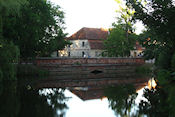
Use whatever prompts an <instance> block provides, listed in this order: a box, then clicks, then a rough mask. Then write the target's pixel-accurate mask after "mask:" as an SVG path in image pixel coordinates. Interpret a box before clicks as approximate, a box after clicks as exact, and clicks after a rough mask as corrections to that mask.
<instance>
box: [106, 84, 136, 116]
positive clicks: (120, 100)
mask: <svg viewBox="0 0 175 117" xmlns="http://www.w3.org/2000/svg"><path fill="white" fill-rule="evenodd" d="M105 95H106V96H107V98H108V100H109V104H110V107H111V108H112V109H113V110H114V111H115V113H116V115H117V116H121V117H128V116H134V114H135V116H136V113H133V112H131V109H132V108H133V107H134V105H135V98H136V96H137V93H136V90H135V88H134V87H133V86H132V85H120V86H116V87H109V88H107V89H106V90H105Z"/></svg>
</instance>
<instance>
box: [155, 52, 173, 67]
mask: <svg viewBox="0 0 175 117" xmlns="http://www.w3.org/2000/svg"><path fill="white" fill-rule="evenodd" d="M171 58H172V54H171V53H170V51H163V50H162V52H160V54H159V56H158V58H157V61H156V65H157V66H158V67H159V68H161V69H169V70H170V69H171Z"/></svg>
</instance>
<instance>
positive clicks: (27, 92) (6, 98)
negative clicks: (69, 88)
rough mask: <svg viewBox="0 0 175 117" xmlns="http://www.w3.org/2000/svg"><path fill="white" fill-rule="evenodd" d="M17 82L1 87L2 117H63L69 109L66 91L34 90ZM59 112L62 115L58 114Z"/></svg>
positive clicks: (58, 89) (0, 107) (0, 109)
mask: <svg viewBox="0 0 175 117" xmlns="http://www.w3.org/2000/svg"><path fill="white" fill-rule="evenodd" d="M24 84H26V83H25V82H23V83H21V85H19V84H18V85H17V83H16V82H8V83H3V84H1V85H0V86H2V87H0V90H1V89H2V92H1V93H0V105H1V106H0V113H1V116H2V117H24V116H25V117H54V116H56V115H57V116H59V117H63V116H64V115H65V110H66V109H67V108H68V107H67V104H66V101H67V100H68V98H67V97H66V96H65V95H64V89H60V88H57V89H56V88H55V89H47V90H46V89H41V90H39V89H34V88H33V87H31V88H27V87H29V85H24ZM9 111H10V112H9ZM57 111H59V112H60V113H57Z"/></svg>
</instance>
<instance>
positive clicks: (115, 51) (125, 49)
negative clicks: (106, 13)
mask: <svg viewBox="0 0 175 117" xmlns="http://www.w3.org/2000/svg"><path fill="white" fill-rule="evenodd" d="M113 26H114V28H112V29H111V30H110V35H109V36H108V38H107V40H105V41H104V46H105V50H106V52H107V54H108V56H110V57H118V56H122V57H124V56H129V55H130V50H131V49H133V47H134V43H135V40H136V38H137V36H136V35H135V34H131V33H129V35H128V38H129V39H130V42H129V41H128V39H127V38H126V32H125V29H124V28H125V27H123V26H122V24H118V25H117V24H113Z"/></svg>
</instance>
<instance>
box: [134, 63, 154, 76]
mask: <svg viewBox="0 0 175 117" xmlns="http://www.w3.org/2000/svg"><path fill="white" fill-rule="evenodd" d="M152 67H153V66H152V65H149V64H145V65H143V66H139V67H136V69H135V71H136V73H137V74H140V75H150V74H151V72H152V70H151V68H152Z"/></svg>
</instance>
